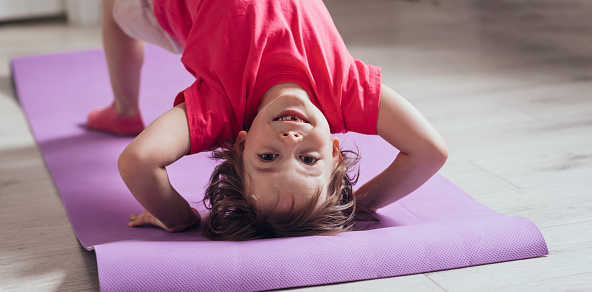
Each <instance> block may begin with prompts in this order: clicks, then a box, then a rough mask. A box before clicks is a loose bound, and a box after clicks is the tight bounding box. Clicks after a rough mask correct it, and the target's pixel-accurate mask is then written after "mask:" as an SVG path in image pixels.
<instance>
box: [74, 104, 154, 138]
mask: <svg viewBox="0 0 592 292" xmlns="http://www.w3.org/2000/svg"><path fill="white" fill-rule="evenodd" d="M86 127H87V128H89V129H91V130H97V131H102V132H108V133H112V134H116V135H121V136H136V135H138V134H140V132H142V130H144V123H143V122H142V118H141V117H140V116H139V115H137V116H120V115H118V114H117V113H116V112H115V107H114V106H113V104H111V105H110V106H107V107H106V108H103V109H94V110H92V111H91V112H90V114H89V115H88V120H87V122H86Z"/></svg>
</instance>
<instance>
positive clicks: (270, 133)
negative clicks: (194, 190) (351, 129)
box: [237, 90, 341, 212]
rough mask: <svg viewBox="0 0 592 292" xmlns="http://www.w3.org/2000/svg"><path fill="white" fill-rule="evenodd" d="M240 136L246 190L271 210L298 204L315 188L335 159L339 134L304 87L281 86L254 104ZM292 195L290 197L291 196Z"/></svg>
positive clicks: (320, 186) (338, 157)
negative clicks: (265, 100)
mask: <svg viewBox="0 0 592 292" xmlns="http://www.w3.org/2000/svg"><path fill="white" fill-rule="evenodd" d="M241 140H243V141H244V152H243V162H244V166H245V186H246V188H247V190H249V191H248V192H247V193H250V194H253V199H254V200H256V204H257V205H258V207H261V208H263V209H271V208H274V209H273V212H282V211H286V210H289V209H290V208H291V206H292V204H294V207H295V208H298V207H299V206H302V204H304V203H307V202H309V201H310V199H312V197H313V196H314V195H315V194H316V193H317V192H318V191H320V192H321V196H320V198H319V202H323V201H324V200H325V197H326V192H327V186H328V184H329V180H330V177H331V173H332V171H333V169H334V168H335V166H336V165H337V163H339V161H340V160H341V153H340V149H339V140H338V139H337V138H331V133H330V130H329V123H328V122H327V119H326V118H325V116H324V115H323V114H322V113H321V111H320V110H319V109H318V108H317V107H316V106H314V104H312V102H311V101H310V99H309V98H308V95H307V94H306V91H304V90H284V91H282V92H281V93H280V94H279V96H278V97H277V98H275V99H272V100H271V102H269V103H267V104H266V105H264V107H263V108H261V109H260V110H259V112H258V113H257V116H256V117H255V119H254V121H253V124H252V126H251V128H250V130H249V132H248V133H246V132H244V131H243V132H241V133H240V134H239V137H238V140H237V142H240V141H241ZM292 200H294V202H292Z"/></svg>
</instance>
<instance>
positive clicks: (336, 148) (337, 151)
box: [331, 137, 343, 163]
mask: <svg viewBox="0 0 592 292" xmlns="http://www.w3.org/2000/svg"><path fill="white" fill-rule="evenodd" d="M331 142H333V161H334V162H335V163H339V162H340V161H341V160H343V156H341V147H340V145H339V138H337V137H333V138H331Z"/></svg>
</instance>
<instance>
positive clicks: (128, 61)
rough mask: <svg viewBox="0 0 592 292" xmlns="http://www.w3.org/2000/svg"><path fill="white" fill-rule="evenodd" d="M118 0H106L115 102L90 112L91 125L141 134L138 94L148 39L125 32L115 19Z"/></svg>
mask: <svg viewBox="0 0 592 292" xmlns="http://www.w3.org/2000/svg"><path fill="white" fill-rule="evenodd" d="M113 4H114V0H103V27H102V29H103V46H104V50H105V58H106V59H107V67H108V69H109V77H110V80H111V87H112V89H113V97H114V99H113V104H112V105H110V106H108V107H106V108H103V109H99V110H94V111H92V112H91V113H90V114H89V117H88V122H87V127H89V128H91V129H95V130H101V131H106V132H111V133H115V134H119V135H137V134H139V133H140V132H141V131H142V130H143V129H144V125H143V123H142V119H141V117H140V111H139V106H138V97H139V91H140V72H141V69H142V65H143V63H144V42H143V41H141V40H138V39H135V38H131V37H129V36H128V35H127V34H125V33H124V32H123V31H122V30H121V28H120V27H119V25H118V24H117V22H115V20H114V19H113Z"/></svg>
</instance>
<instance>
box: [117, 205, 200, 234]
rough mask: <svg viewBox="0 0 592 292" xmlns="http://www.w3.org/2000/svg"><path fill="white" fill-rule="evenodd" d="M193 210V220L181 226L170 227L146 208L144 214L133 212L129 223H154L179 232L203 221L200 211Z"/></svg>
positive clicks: (135, 224)
mask: <svg viewBox="0 0 592 292" xmlns="http://www.w3.org/2000/svg"><path fill="white" fill-rule="evenodd" d="M191 210H192V211H193V214H194V215H195V217H194V219H193V221H192V222H190V223H188V224H184V225H180V226H175V227H171V228H169V227H167V226H166V225H164V223H162V222H161V221H160V220H158V219H156V217H154V216H153V215H152V214H150V212H148V211H147V210H144V213H142V214H132V215H131V216H130V219H131V221H130V222H129V224H128V225H129V226H130V227H137V226H142V225H154V226H157V227H160V228H162V229H164V230H166V231H168V232H179V231H183V230H186V229H188V228H191V227H193V226H197V225H199V223H200V222H201V216H200V215H199V212H197V210H195V209H194V208H191Z"/></svg>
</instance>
